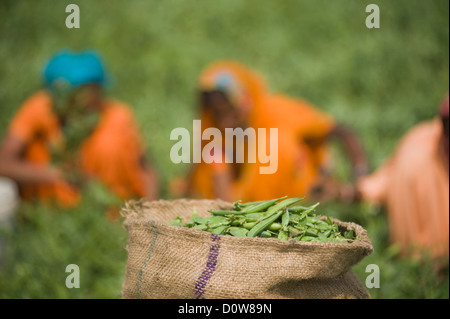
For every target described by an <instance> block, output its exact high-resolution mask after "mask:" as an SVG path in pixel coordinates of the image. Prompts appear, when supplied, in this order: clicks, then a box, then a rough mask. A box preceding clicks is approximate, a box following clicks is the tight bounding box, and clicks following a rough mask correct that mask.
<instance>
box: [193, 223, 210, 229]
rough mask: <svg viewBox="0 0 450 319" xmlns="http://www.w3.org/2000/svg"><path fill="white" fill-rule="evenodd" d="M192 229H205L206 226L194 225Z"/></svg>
mask: <svg viewBox="0 0 450 319" xmlns="http://www.w3.org/2000/svg"><path fill="white" fill-rule="evenodd" d="M192 228H193V229H200V230H207V229H208V227H207V226H206V225H205V224H200V225H195V226H194V227H192Z"/></svg>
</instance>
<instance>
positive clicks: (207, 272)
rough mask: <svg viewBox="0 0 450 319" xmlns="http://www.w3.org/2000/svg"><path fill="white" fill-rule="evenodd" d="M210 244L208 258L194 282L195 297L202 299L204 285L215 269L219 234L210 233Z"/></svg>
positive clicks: (204, 289)
mask: <svg viewBox="0 0 450 319" xmlns="http://www.w3.org/2000/svg"><path fill="white" fill-rule="evenodd" d="M211 239H212V245H211V247H209V254H208V260H207V261H206V267H205V269H204V270H203V272H202V274H201V275H200V277H198V279H197V281H196V282H195V295H196V299H203V298H204V294H205V291H206V285H207V283H208V281H209V279H210V278H211V276H212V275H213V273H214V271H215V270H216V265H217V257H218V256H219V249H220V236H219V235H216V234H211Z"/></svg>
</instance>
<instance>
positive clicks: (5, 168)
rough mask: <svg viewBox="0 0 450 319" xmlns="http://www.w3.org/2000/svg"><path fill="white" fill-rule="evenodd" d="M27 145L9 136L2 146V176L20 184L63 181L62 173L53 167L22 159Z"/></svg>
mask: <svg viewBox="0 0 450 319" xmlns="http://www.w3.org/2000/svg"><path fill="white" fill-rule="evenodd" d="M25 147H26V143H25V142H23V141H22V140H20V139H19V138H17V137H15V136H14V135H11V134H8V135H7V136H6V137H5V138H4V139H3V141H2V143H1V145H0V175H1V176H5V177H8V178H11V179H13V180H15V181H16V182H18V183H23V184H40V183H45V184H47V183H53V182H56V181H60V180H61V179H62V176H63V175H62V172H61V171H60V170H59V169H57V168H54V167H51V166H41V165H36V164H33V163H30V162H28V161H26V160H24V159H22V157H21V154H23V152H24V150H25Z"/></svg>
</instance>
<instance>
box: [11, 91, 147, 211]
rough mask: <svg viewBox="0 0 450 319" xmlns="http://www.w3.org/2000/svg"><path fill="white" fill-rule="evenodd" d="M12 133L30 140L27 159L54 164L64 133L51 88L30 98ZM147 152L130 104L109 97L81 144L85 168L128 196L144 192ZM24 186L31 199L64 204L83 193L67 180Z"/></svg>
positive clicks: (89, 173)
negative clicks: (143, 161)
mask: <svg viewBox="0 0 450 319" xmlns="http://www.w3.org/2000/svg"><path fill="white" fill-rule="evenodd" d="M9 133H10V134H11V135H13V136H15V137H17V138H19V139H20V140H22V141H23V142H24V143H25V144H26V150H25V154H24V159H25V160H27V161H30V162H32V163H34V164H36V165H43V166H45V165H49V163H50V161H51V158H52V155H51V151H50V150H51V145H57V144H59V143H61V141H63V140H64V136H63V133H62V130H61V127H60V124H59V121H58V118H57V116H56V115H55V114H54V112H53V110H52V100H51V98H50V96H49V94H48V93H47V92H46V91H44V90H43V91H39V92H37V93H36V94H34V95H33V96H31V97H30V98H29V99H28V100H26V101H25V103H24V104H23V105H22V106H21V108H20V110H19V111H18V113H17V114H16V116H15V117H14V118H13V120H12V122H11V124H10V128H9ZM142 154H143V147H142V143H141V141H140V137H139V135H138V132H137V129H136V124H135V123H134V120H133V116H132V113H131V111H130V110H129V108H128V106H127V105H125V104H123V103H120V102H118V101H113V100H105V101H104V105H103V106H102V111H101V116H100V121H99V123H98V125H97V126H96V128H95V129H94V131H93V133H92V134H91V135H90V136H89V137H88V138H87V139H86V140H85V141H84V142H83V143H82V145H81V146H80V148H79V163H80V168H81V170H82V172H83V173H85V174H86V175H88V176H92V177H96V178H98V179H99V180H100V181H102V182H103V183H104V184H105V185H106V186H107V187H109V188H110V189H111V190H112V191H113V192H115V193H116V195H118V196H120V197H122V198H128V197H132V196H140V197H143V196H145V185H144V182H143V170H142V167H141V164H140V161H141V156H142ZM20 186H21V193H22V195H23V196H24V197H25V198H33V197H38V198H40V199H43V200H45V201H47V200H56V201H57V202H58V203H59V204H61V205H63V206H73V205H76V204H77V203H78V202H79V200H80V195H79V192H78V191H77V190H76V189H74V188H73V187H72V186H70V185H69V184H67V183H66V182H65V181H63V180H61V181H59V182H56V183H53V184H42V185H20Z"/></svg>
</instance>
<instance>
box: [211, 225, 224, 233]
mask: <svg viewBox="0 0 450 319" xmlns="http://www.w3.org/2000/svg"><path fill="white" fill-rule="evenodd" d="M227 228H228V226H219V227H215V228H213V230H212V231H211V233H213V234H216V235H221V234H222V233H223V232H224V230H225V229H227Z"/></svg>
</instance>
